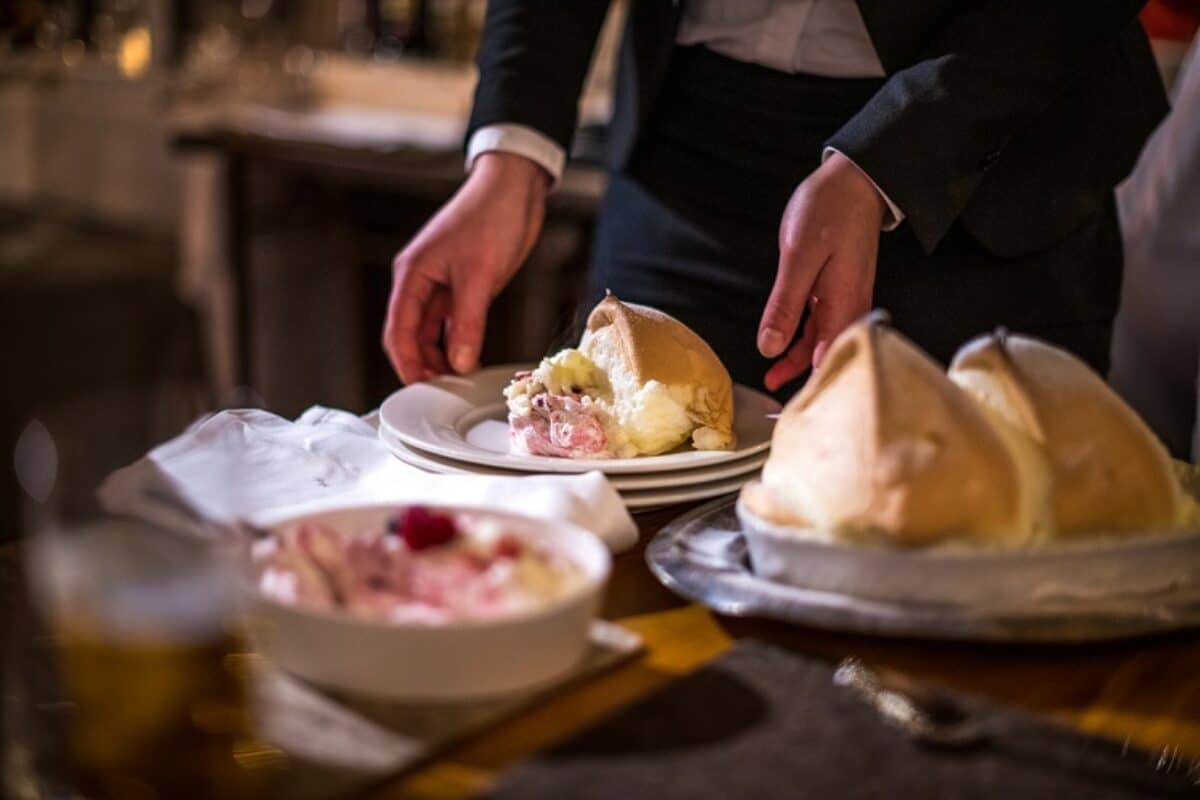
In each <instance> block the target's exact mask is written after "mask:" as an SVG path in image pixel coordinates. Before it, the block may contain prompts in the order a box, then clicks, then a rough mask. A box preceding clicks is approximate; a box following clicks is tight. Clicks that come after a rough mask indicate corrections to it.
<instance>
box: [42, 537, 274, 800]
mask: <svg viewBox="0 0 1200 800" xmlns="http://www.w3.org/2000/svg"><path fill="white" fill-rule="evenodd" d="M28 551H29V552H28V558H27V562H26V563H27V573H28V580H29V591H30V595H31V598H32V600H33V602H34V607H35V608H36V609H37V610H38V611H39V612H40V616H41V618H42V619H43V620H44V622H45V624H46V630H47V631H48V635H49V641H50V643H51V648H50V649H51V652H52V653H53V662H54V664H55V666H56V667H57V673H58V676H59V681H60V688H61V693H62V697H63V698H64V699H65V701H66V704H65V706H63V707H64V708H65V712H64V713H63V715H62V716H61V719H60V721H59V722H60V724H61V726H62V731H63V736H64V739H65V744H66V748H65V749H66V755H67V759H68V760H69V763H70V765H71V773H72V775H71V776H72V779H73V782H74V783H75V785H76V788H77V789H78V790H79V791H81V792H83V793H84V795H85V796H88V797H122V798H124V797H137V798H184V799H186V798H193V797H195V798H200V797H205V798H207V797H221V798H232V799H233V800H236V799H237V798H254V797H261V796H265V794H264V793H265V791H266V789H267V779H268V777H269V772H270V770H269V766H270V765H271V763H272V759H271V758H270V748H267V747H264V746H263V745H261V744H260V743H258V742H257V741H256V740H255V739H254V737H253V735H252V729H251V720H250V715H249V711H248V708H249V702H248V696H249V680H250V675H249V660H248V656H247V655H246V654H245V653H246V649H245V647H244V645H243V642H242V638H241V635H240V633H239V631H238V629H237V627H236V613H235V599H236V597H235V593H236V585H235V582H234V579H233V576H232V573H231V571H230V569H229V565H228V564H225V563H223V562H222V559H221V558H219V557H218V556H217V554H216V553H215V552H214V551H213V550H212V549H211V547H209V546H208V545H207V544H206V543H204V542H201V541H199V540H198V539H195V538H191V537H189V536H184V535H180V534H177V533H174V532H172V531H168V530H163V529H160V528H157V527H154V526H150V525H147V524H144V523H141V522H137V521H134V520H128V519H118V518H110V519H103V520H99V521H96V522H92V523H88V524H84V525H81V526H78V527H74V528H71V529H62V528H51V529H48V530H43V531H41V532H39V533H37V534H36V535H35V536H34V537H33V538H32V539H31V540H30V542H29V546H28ZM265 767H267V768H268V769H264V768H265Z"/></svg>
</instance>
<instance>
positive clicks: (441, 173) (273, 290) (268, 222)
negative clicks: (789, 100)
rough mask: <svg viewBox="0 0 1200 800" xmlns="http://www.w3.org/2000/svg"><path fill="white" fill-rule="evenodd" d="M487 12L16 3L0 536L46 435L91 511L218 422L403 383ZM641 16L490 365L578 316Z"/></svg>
mask: <svg viewBox="0 0 1200 800" xmlns="http://www.w3.org/2000/svg"><path fill="white" fill-rule="evenodd" d="M620 5H621V4H617V8H616V14H617V15H619V14H620V12H621V8H620ZM484 11H485V2H484V0H400V1H397V0H299V1H297V0H288V1H287V2H283V1H282V0H203V1H201V0H180V1H178V2H173V1H172V0H56V1H50V0H4V2H0V333H2V334H3V341H4V347H3V365H2V366H3V374H4V384H5V390H4V392H3V396H2V399H0V452H2V453H3V454H4V462H5V463H4V469H3V475H4V477H3V481H2V482H0V538H5V537H7V536H11V535H13V534H15V533H16V532H17V531H18V529H19V527H20V523H19V509H20V502H19V501H18V498H19V497H20V493H19V491H18V489H17V487H16V483H15V482H14V480H13V472H12V469H13V468H12V463H13V459H12V457H11V454H12V453H13V450H14V446H15V444H16V442H17V440H18V437H19V436H20V435H21V432H22V430H23V429H25V426H26V424H27V423H28V421H29V420H30V419H32V418H35V417H36V418H37V419H39V420H40V421H42V422H43V423H44V424H45V426H46V428H47V429H48V430H49V431H50V433H51V434H52V436H53V438H54V442H55V444H56V445H57V448H58V451H59V454H58V455H59V459H58V461H59V465H60V476H59V496H60V498H61V500H62V501H63V502H66V503H68V504H75V505H78V506H85V505H87V504H88V503H89V502H90V498H91V492H92V488H93V487H94V485H95V483H96V481H97V479H98V478H100V477H102V476H103V475H104V474H105V473H106V472H107V471H109V470H111V469H113V468H115V467H117V466H120V465H122V464H124V463H127V462H129V461H131V460H133V459H135V458H137V457H138V456H139V455H141V454H142V453H143V452H145V451H146V450H147V449H148V448H149V447H151V446H152V445H153V444H154V443H156V442H159V441H162V440H164V439H166V438H169V437H170V436H172V435H173V434H175V433H177V432H178V431H179V430H180V429H181V428H182V427H183V426H184V425H185V424H186V423H187V422H188V421H189V420H190V419H191V418H193V417H194V416H195V415H196V414H198V413H199V412H200V411H202V410H203V409H205V408H211V407H215V406H218V405H234V404H237V405H245V404H254V405H263V406H265V407H267V408H270V409H271V410H273V411H277V412H279V413H281V414H284V415H289V416H291V415H295V414H296V413H298V412H300V411H302V410H303V409H304V408H306V407H308V406H309V405H312V404H314V403H321V404H326V405H331V406H337V407H342V408H349V409H352V410H355V411H359V412H364V411H367V410H369V409H371V408H373V407H374V406H376V405H377V404H378V403H379V402H380V401H381V400H382V399H383V398H384V397H385V396H386V395H387V394H388V392H390V391H392V390H393V389H395V388H396V386H397V385H398V384H397V381H396V379H395V377H394V376H393V375H392V373H391V370H390V369H389V367H388V365H387V363H386V361H385V359H384V356H383V354H382V351H381V350H380V347H379V334H380V326H381V321H382V315H383V311H384V306H385V302H386V298H387V290H388V287H389V281H390V261H391V258H392V256H393V255H394V254H395V252H396V251H397V250H398V249H399V248H400V247H402V246H403V244H404V243H405V242H406V241H407V240H408V239H409V237H410V236H411V235H412V234H413V233H414V232H415V230H416V229H417V228H418V227H419V226H420V224H421V223H422V222H423V221H424V220H425V219H426V218H427V217H428V216H429V215H430V214H431V213H432V212H433V211H434V210H435V209H436V208H437V207H438V206H439V205H440V204H441V203H442V202H444V201H445V199H446V198H447V197H448V196H449V195H450V193H451V192H452V191H453V190H454V188H455V187H456V186H457V184H458V183H459V181H460V180H461V178H462V174H463V156H462V142H461V139H462V133H463V130H464V128H465V122H466V115H467V112H468V110H469V107H470V99H471V92H472V90H473V87H474V80H475V73H474V68H473V65H472V59H473V57H474V51H475V47H476V44H477V41H478V38H479V32H480V28H481V26H482V22H483V15H484ZM618 22H619V20H617V19H614V20H612V21H611V23H612V24H610V27H609V33H608V34H607V35H606V41H605V45H604V46H603V47H602V48H601V49H600V50H601V51H600V52H599V53H598V54H597V68H596V69H595V71H594V72H595V74H594V75H593V76H592V78H591V79H590V81H589V88H588V91H587V95H586V99H585V104H584V130H583V133H584V135H581V136H580V137H579V147H578V148H577V152H576V153H575V154H574V155H575V156H576V158H575V162H574V164H573V166H572V168H571V169H570V170H569V172H568V174H567V176H566V178H565V179H564V182H563V184H562V186H561V187H560V189H559V190H558V191H557V192H556V193H555V195H554V197H553V200H552V203H551V208H550V210H549V214H548V224H547V227H546V234H545V236H544V237H543V241H542V243H541V244H540V245H539V247H538V248H537V250H536V252H535V253H534V254H533V256H532V257H531V259H530V263H529V264H528V265H527V268H526V269H525V270H524V271H523V272H522V274H521V276H519V277H518V279H517V280H516V281H515V282H514V284H513V285H512V286H511V287H510V288H509V289H508V290H507V291H506V292H505V294H504V296H503V297H502V298H501V300H500V302H499V303H498V305H497V307H496V311H495V313H494V314H493V315H492V318H491V319H490V332H489V335H488V337H487V350H486V352H485V354H484V360H485V362H486V363H499V362H505V361H513V360H527V359H531V358H536V357H538V356H540V355H541V354H542V353H543V352H545V350H546V348H547V347H548V346H549V345H550V343H551V341H552V340H553V339H554V338H555V337H557V336H560V335H562V331H564V330H565V329H566V327H567V326H568V325H569V323H570V321H571V318H572V315H573V313H574V311H575V301H576V297H577V295H578V293H579V292H580V290H581V286H582V284H581V279H582V276H583V271H584V268H585V265H586V252H587V249H588V246H589V241H588V240H589V235H590V227H591V224H590V220H591V216H592V212H593V209H594V207H595V204H596V202H597V199H598V197H599V195H600V193H601V191H602V190H603V174H602V172H601V171H600V170H599V169H598V168H596V167H595V166H593V165H594V164H595V162H596V161H597V154H598V148H599V147H600V146H602V141H603V122H604V120H605V119H606V118H607V116H608V108H609V104H610V98H609V92H608V84H609V81H610V77H611V59H612V53H611V51H612V48H613V46H614V37H613V35H612V34H613V33H614V32H615V28H614V27H613V25H615V24H617V23H618Z"/></svg>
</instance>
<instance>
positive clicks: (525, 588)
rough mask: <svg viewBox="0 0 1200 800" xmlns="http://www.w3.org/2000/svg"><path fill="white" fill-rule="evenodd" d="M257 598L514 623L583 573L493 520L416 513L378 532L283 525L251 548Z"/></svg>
mask: <svg viewBox="0 0 1200 800" xmlns="http://www.w3.org/2000/svg"><path fill="white" fill-rule="evenodd" d="M251 555H252V559H253V561H254V565H255V568H256V572H257V576H258V587H259V590H260V591H261V592H262V593H263V594H264V595H266V596H267V597H269V598H271V599H273V600H276V601H278V602H282V603H285V604H290V605H298V606H303V607H306V608H310V609H321V610H339V611H343V612H346V613H348V614H351V615H354V616H357V617H360V618H366V619H375V620H382V621H388V622H395V623H416V624H422V623H428V624H439V623H446V622H455V621H464V620H491V619H497V618H502V617H506V616H512V615H516V614H521V613H524V612H527V611H532V610H535V609H537V608H540V607H542V606H544V605H547V604H549V603H551V602H553V601H555V600H558V599H559V598H561V597H564V596H565V595H567V594H569V593H570V592H571V591H573V590H574V589H575V588H577V587H578V585H579V584H580V583H581V581H582V580H583V572H582V571H581V570H580V568H579V567H578V566H577V565H576V564H574V563H573V562H572V561H571V560H570V559H569V558H567V557H565V556H564V555H562V554H560V553H557V552H554V551H552V550H550V549H549V548H547V547H545V546H544V545H543V544H542V543H539V542H537V541H534V540H532V539H529V538H527V537H523V536H520V535H518V534H516V533H514V532H513V531H511V530H508V529H506V527H505V525H504V523H503V521H502V520H499V519H496V518H493V517H487V516H481V515H477V514H470V513H466V512H461V513H456V514H449V513H443V512H440V511H433V510H430V509H427V508H424V507H421V506H412V507H409V508H406V509H402V510H399V511H397V512H396V513H395V514H394V515H392V516H391V518H390V519H389V520H388V522H387V524H386V526H375V527H372V528H368V529H363V530H355V531H349V532H347V531H344V530H343V531H339V530H336V529H334V528H333V527H331V526H329V525H325V524H321V523H320V522H313V521H301V522H297V523H294V524H292V525H288V526H284V527H283V528H281V529H280V530H278V531H276V532H274V533H273V534H272V535H271V536H270V537H268V538H266V539H263V540H261V541H259V542H257V543H256V544H255V547H254V549H253V552H252V554H251Z"/></svg>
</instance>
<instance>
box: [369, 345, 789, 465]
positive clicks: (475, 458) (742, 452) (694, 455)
mask: <svg viewBox="0 0 1200 800" xmlns="http://www.w3.org/2000/svg"><path fill="white" fill-rule="evenodd" d="M531 366H532V365H529V364H500V365H496V366H491V367H485V368H483V369H480V370H478V371H476V372H474V373H472V374H471V375H467V376H461V375H454V376H445V375H443V376H439V377H437V378H434V379H432V380H430V381H422V382H420V383H414V384H410V385H409V386H404V387H401V388H400V389H398V390H396V391H395V392H392V393H391V394H390V395H388V396H387V398H386V399H384V401H383V402H382V403H381V404H380V405H379V420H380V424H381V425H382V424H387V425H388V427H389V428H390V429H391V431H392V433H394V434H395V435H396V437H397V438H398V439H400V441H402V442H404V443H405V444H407V445H411V446H413V447H416V448H417V449H419V450H424V451H425V452H428V453H432V454H434V455H438V456H441V457H443V458H449V459H452V460H454V461H458V462H462V463H469V464H479V465H482V466H489V467H497V468H500V469H510V470H514V471H517V472H533V473H539V472H540V473H546V472H560V473H578V472H591V471H593V470H596V471H599V472H603V473H605V474H608V475H620V474H632V473H639V472H656V471H659V472H661V471H667V470H672V471H674V470H684V469H692V468H699V467H704V466H712V465H714V464H720V463H725V462H727V461H734V460H738V459H741V458H746V457H749V456H752V455H755V454H757V453H761V452H764V451H767V450H769V449H770V446H771V437H770V436H767V437H766V438H765V439H764V440H763V441H761V442H757V443H755V444H753V445H750V446H748V447H744V448H737V449H734V450H707V451H696V450H693V451H687V452H685V453H668V454H664V455H659V456H639V457H634V458H626V459H566V458H555V457H552V456H533V455H522V456H521V460H519V461H514V460H512V456H511V454H501V453H492V452H490V451H484V450H478V451H468V453H469V454H470V455H471V456H472V457H470V458H467V457H464V454H463V452H461V451H459V450H457V449H455V448H453V447H451V446H449V445H444V444H441V443H440V442H429V441H426V440H425V439H422V438H420V437H419V436H415V435H413V434H412V433H410V432H407V431H402V430H400V428H399V427H397V426H396V425H393V424H391V423H389V422H387V417H388V414H389V412H388V408H389V407H395V406H396V405H397V404H398V403H400V402H403V396H404V394H405V393H406V392H411V391H413V390H418V389H421V388H423V387H428V386H437V385H438V384H439V383H441V384H445V383H447V382H449V381H455V382H470V381H473V380H477V379H478V378H479V376H481V375H485V374H487V375H490V374H492V373H497V374H499V373H504V374H507V375H508V376H509V377H511V374H512V373H513V372H516V371H518V370H522V369H528V368H530V367H531ZM506 380H507V379H506ZM739 391H741V392H744V393H748V394H750V395H752V396H754V397H755V398H756V399H757V400H760V401H766V402H767V403H768V404H771V405H773V406H775V407H776V408H774V410H773V411H772V412H770V413H778V412H779V410H780V409H781V408H782V406H781V404H780V403H779V402H778V401H777V400H775V399H774V398H773V397H770V396H769V395H767V394H765V393H764V392H760V391H758V390H757V389H754V388H751V387H749V386H745V385H744V384H734V392H735V395H736V393H737V392H739ZM410 397H411V395H410ZM456 423H457V421H456ZM456 423H455V424H456ZM679 455H688V456H690V457H689V458H688V459H686V460H685V461H684V463H682V464H680V463H679V462H678V461H676V462H674V465H672V463H671V462H667V463H666V464H664V463H663V459H666V458H672V457H674V456H679ZM526 459H530V460H529V461H527V460H526ZM533 459H536V461H533ZM689 462H690V463H689Z"/></svg>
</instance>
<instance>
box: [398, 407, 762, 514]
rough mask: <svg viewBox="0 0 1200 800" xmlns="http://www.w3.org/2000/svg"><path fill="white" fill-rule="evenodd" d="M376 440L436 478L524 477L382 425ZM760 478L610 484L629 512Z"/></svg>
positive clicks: (716, 493)
mask: <svg viewBox="0 0 1200 800" xmlns="http://www.w3.org/2000/svg"><path fill="white" fill-rule="evenodd" d="M379 438H380V439H381V440H382V441H383V442H384V444H386V445H387V446H388V447H389V448H390V449H391V451H392V454H393V455H395V456H396V457H397V458H399V459H400V460H401V461H403V462H404V463H406V464H411V465H412V466H414V467H417V468H418V469H423V470H426V471H427V472H433V473H436V474H438V475H503V476H505V477H515V476H519V475H521V474H523V473H520V472H506V471H504V470H499V469H492V468H490V467H480V466H475V465H472V464H461V463H458V462H455V461H452V460H450V459H444V458H438V457H437V456H432V455H429V454H427V453H422V452H420V451H419V450H416V449H414V448H412V447H409V446H408V445H406V444H404V443H403V442H401V441H399V440H398V439H396V438H395V437H394V434H392V433H391V432H390V431H389V430H388V429H386V428H384V427H383V426H382V425H381V426H380V427H379ZM739 463H740V462H739ZM751 463H753V459H751ZM760 465H761V464H760ZM689 472H704V470H703V469H698V470H689ZM759 475H760V470H759V467H758V466H754V467H751V468H750V469H748V470H746V471H745V472H740V473H734V474H733V475H731V476H727V477H723V478H713V479H711V480H707V481H702V482H694V483H685V484H672V485H666V486H660V487H653V488H645V489H635V488H629V489H622V488H621V487H620V486H619V485H618V481H619V480H620V478H611V477H610V478H609V481H610V482H612V484H613V486H614V488H616V489H617V493H618V494H620V495H621V500H623V501H624V503H625V507H626V508H629V509H631V510H646V509H651V508H661V507H662V506H669V505H674V504H676V503H687V502H690V501H694V500H708V499H709V498H712V497H720V496H721V495H726V494H732V493H733V492H736V491H738V490H739V489H741V488H742V486H744V485H745V484H747V483H749V482H750V481H752V480H757V479H758V477H759Z"/></svg>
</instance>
